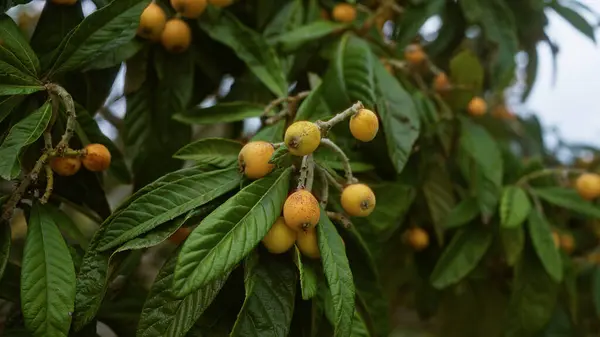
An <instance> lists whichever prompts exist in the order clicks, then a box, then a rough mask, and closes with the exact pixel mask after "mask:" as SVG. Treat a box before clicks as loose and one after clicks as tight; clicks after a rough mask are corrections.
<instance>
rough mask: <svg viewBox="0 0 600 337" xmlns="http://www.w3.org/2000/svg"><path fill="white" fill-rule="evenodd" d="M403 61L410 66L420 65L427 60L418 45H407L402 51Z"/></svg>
mask: <svg viewBox="0 0 600 337" xmlns="http://www.w3.org/2000/svg"><path fill="white" fill-rule="evenodd" d="M404 59H406V62H408V63H409V64H411V65H420V64H421V63H423V61H425V59H427V55H426V54H425V51H423V48H422V47H421V46H420V45H418V44H409V45H408V46H406V48H405V49H404Z"/></svg>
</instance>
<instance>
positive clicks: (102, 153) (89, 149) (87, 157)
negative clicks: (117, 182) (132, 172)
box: [81, 144, 111, 172]
mask: <svg viewBox="0 0 600 337" xmlns="http://www.w3.org/2000/svg"><path fill="white" fill-rule="evenodd" d="M84 151H85V152H84V153H85V154H84V156H83V158H82V159H81V162H82V164H83V166H84V167H85V168H86V169H88V170H90V171H92V172H101V171H106V169H108V167H109V166H110V160H111V155H110V151H108V149H107V148H106V146H104V145H102V144H89V145H87V146H86V147H85V148H84Z"/></svg>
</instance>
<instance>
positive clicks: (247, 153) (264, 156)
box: [238, 141, 275, 179]
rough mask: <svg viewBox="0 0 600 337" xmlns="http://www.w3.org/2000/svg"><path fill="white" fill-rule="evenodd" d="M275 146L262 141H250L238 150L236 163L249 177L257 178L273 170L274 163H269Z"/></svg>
mask: <svg viewBox="0 0 600 337" xmlns="http://www.w3.org/2000/svg"><path fill="white" fill-rule="evenodd" d="M273 152H275V148H274V147H273V144H271V143H269V142H264V141H256V142H250V143H248V144H246V145H244V147H242V150H241V151H240V154H239V155H238V165H239V167H240V171H241V172H244V174H245V175H246V177H248V178H250V179H258V178H262V177H264V176H266V175H267V174H269V173H271V171H273V168H274V167H275V165H273V164H269V160H271V157H272V156H273Z"/></svg>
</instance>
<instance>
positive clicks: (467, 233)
mask: <svg viewBox="0 0 600 337" xmlns="http://www.w3.org/2000/svg"><path fill="white" fill-rule="evenodd" d="M491 244H492V233H491V232H490V231H489V230H488V229H486V228H478V227H465V228H462V229H460V230H459V232H457V233H456V234H454V237H453V238H452V241H451V242H450V244H449V245H448V247H446V249H445V250H444V253H443V254H442V256H441V257H440V259H439V260H438V261H437V263H436V265H435V268H434V269H433V272H432V273H431V284H432V285H433V286H434V287H435V288H437V289H443V288H446V287H448V286H450V285H453V284H455V283H457V282H459V281H461V280H462V279H463V278H465V277H466V276H467V275H468V274H469V273H470V272H471V271H473V270H474V269H475V267H477V265H478V264H479V261H481V259H482V258H483V256H484V255H485V253H486V252H487V250H488V248H489V247H490V245H491Z"/></svg>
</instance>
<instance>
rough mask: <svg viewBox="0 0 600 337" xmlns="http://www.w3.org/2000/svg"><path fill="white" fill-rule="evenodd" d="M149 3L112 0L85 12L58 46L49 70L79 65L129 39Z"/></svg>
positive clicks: (51, 71)
mask: <svg viewBox="0 0 600 337" xmlns="http://www.w3.org/2000/svg"><path fill="white" fill-rule="evenodd" d="M149 3H150V0H120V1H112V2H111V3H110V4H108V5H107V6H105V7H102V8H100V9H99V10H97V11H95V12H93V13H92V14H90V15H89V16H87V17H86V18H85V19H84V20H83V21H82V22H81V23H80V24H79V25H77V27H75V28H74V29H73V30H72V31H71V33H70V34H69V36H68V37H67V38H66V39H65V40H63V43H61V45H60V46H59V47H58V48H57V50H56V52H55V61H54V63H53V65H52V67H51V69H50V74H57V73H61V72H65V71H69V70H75V69H81V68H83V67H84V66H85V65H86V64H88V63H90V62H92V61H93V60H94V59H95V58H96V57H98V56H100V55H102V54H103V53H105V52H106V51H107V50H112V49H114V48H117V47H119V46H121V45H123V44H125V43H127V42H129V41H131V39H133V38H134V36H135V34H136V32H137V28H138V25H139V21H140V15H141V14H142V11H143V10H144V9H145V8H146V6H147V5H148V4H149Z"/></svg>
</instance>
